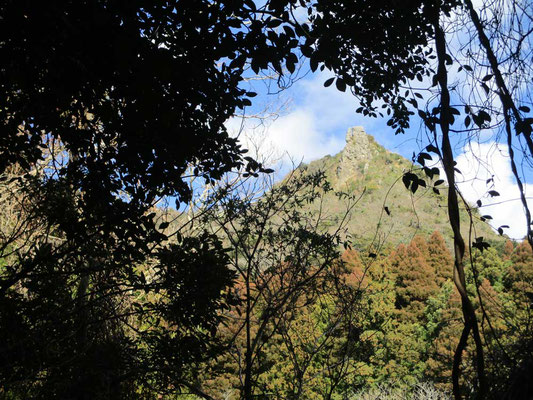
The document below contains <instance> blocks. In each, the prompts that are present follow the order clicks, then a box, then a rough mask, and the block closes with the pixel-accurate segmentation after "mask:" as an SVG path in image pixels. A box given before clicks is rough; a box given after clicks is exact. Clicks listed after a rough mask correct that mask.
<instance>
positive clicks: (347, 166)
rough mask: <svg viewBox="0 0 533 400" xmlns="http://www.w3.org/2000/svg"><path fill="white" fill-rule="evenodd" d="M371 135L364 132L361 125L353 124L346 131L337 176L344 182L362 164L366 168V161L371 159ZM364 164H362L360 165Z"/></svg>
mask: <svg viewBox="0 0 533 400" xmlns="http://www.w3.org/2000/svg"><path fill="white" fill-rule="evenodd" d="M371 142H373V140H372V141H371V136H370V135H368V134H367V133H366V132H365V128H363V127H362V126H354V127H351V128H349V129H348V131H347V132H346V146H345V147H344V149H343V150H342V152H341V158H340V161H339V166H338V167H337V172H336V173H337V178H338V179H339V181H340V182H344V181H346V180H347V179H349V178H350V177H353V176H354V175H355V173H356V171H357V170H358V169H359V168H360V167H361V166H362V167H363V170H366V169H367V168H368V162H369V161H370V160H371V159H372V148H371ZM361 164H364V165H361Z"/></svg>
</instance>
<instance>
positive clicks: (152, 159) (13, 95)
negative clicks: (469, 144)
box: [0, 0, 533, 400]
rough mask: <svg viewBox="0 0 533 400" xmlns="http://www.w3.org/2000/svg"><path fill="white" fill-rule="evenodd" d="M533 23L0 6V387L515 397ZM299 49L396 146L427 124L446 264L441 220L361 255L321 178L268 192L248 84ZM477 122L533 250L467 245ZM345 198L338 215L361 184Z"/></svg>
mask: <svg viewBox="0 0 533 400" xmlns="http://www.w3.org/2000/svg"><path fill="white" fill-rule="evenodd" d="M532 13H533V10H532V5H531V4H529V2H527V1H525V0H509V1H493V2H489V3H488V4H483V5H481V6H478V5H475V4H474V3H473V2H472V1H471V0H464V1H461V0H453V1H444V0H413V1H406V2H402V3H398V2H390V1H373V2H367V1H353V2H348V3H346V2H343V1H330V0H327V1H326V0H317V1H307V0H269V1H266V2H254V1H252V0H231V1H218V2H213V1H185V0H175V1H167V2H161V3H157V2H156V3H153V2H148V1H143V0H135V1H105V0H102V1H72V0H71V1H67V0H62V1H57V2H53V3H51V4H48V3H42V2H41V3H35V2H31V1H27V0H23V1H21V0H16V1H15V0H8V1H6V2H4V3H3V4H2V5H0V32H1V33H2V35H0V59H1V60H2V62H1V65H0V87H1V88H2V93H1V95H0V120H1V121H2V124H1V125H0V127H1V128H0V129H1V131H0V174H1V182H0V192H1V193H0V199H1V201H2V211H1V214H0V218H1V221H0V223H1V232H0V343H2V344H1V345H0V360H1V361H0V382H1V384H2V385H1V386H0V394H1V395H2V396H4V397H6V398H13V399H18V398H43V399H45V398H65V399H86V398H87V399H89V398H102V399H104V398H154V396H168V398H173V397H172V396H174V397H175V396H178V395H179V394H184V395H190V396H197V397H199V398H206V399H212V398H218V397H216V396H219V395H224V393H217V390H218V389H217V388H216V387H215V386H216V385H219V384H220V385H222V386H224V385H225V386H224V387H227V388H228V389H231V390H234V389H235V390H237V391H238V393H237V395H236V396H237V397H240V398H243V399H247V400H248V399H252V398H254V396H257V395H259V394H264V393H274V396H277V397H280V398H281V397H284V396H287V397H290V398H313V397H314V396H315V397H316V396H322V397H323V398H328V399H331V398H338V396H344V395H346V394H347V393H348V394H353V393H355V392H356V391H357V390H359V389H361V388H365V387H371V386H372V385H375V384H378V383H382V382H386V378H391V377H398V381H401V382H402V383H410V384H414V383H416V382H417V381H418V380H420V379H422V378H428V377H429V378H430V379H432V382H433V383H435V384H442V385H443V386H442V387H444V388H446V389H452V390H453V394H454V396H455V398H457V399H459V398H463V397H465V396H477V398H485V397H490V396H493V397H498V396H501V395H502V393H503V394H507V395H508V396H511V395H510V394H509V393H512V390H519V389H520V386H519V384H518V383H516V382H519V381H520V376H522V375H521V374H523V373H524V372H523V371H524V370H525V371H531V360H532V359H533V357H532V356H531V344H532V343H533V342H532V339H531V330H530V329H529V330H528V329H526V328H525V325H524V324H525V322H524V321H527V320H528V318H529V317H530V314H529V311H528V310H530V307H531V297H530V296H531V287H530V286H531V276H532V275H531V267H532V265H533V260H532V259H531V249H532V248H533V225H532V217H531V212H530V208H529V204H528V198H527V196H526V186H525V184H524V182H525V176H527V174H528V173H530V171H531V165H532V164H531V157H532V156H533V139H532V138H531V134H532V126H533V119H532V118H530V117H529V113H530V107H531V106H532V104H531V103H532V101H531V97H530V95H529V89H530V85H531V77H532V75H531V63H530V59H531V54H530V52H531V45H532V40H531V39H532V36H531V35H532V34H533V24H532V17H531V16H532V15H533V14H532ZM459 33H460V34H459ZM455 34H457V36H459V37H460V39H459V40H458V41H457V40H456V39H455V38H454V35H455ZM457 44H459V46H457ZM307 62H309V69H310V70H311V71H316V70H322V71H330V72H331V73H332V75H333V77H331V78H329V79H327V80H326V81H325V82H324V85H325V86H331V85H333V84H334V85H335V87H336V88H337V89H338V90H340V91H346V90H350V91H351V92H352V93H353V95H354V96H355V97H356V98H357V100H358V103H359V106H358V107H357V108H356V110H355V111H356V112H357V113H360V114H361V115H365V116H372V117H376V118H386V119H387V125H388V126H390V127H391V134H401V133H404V132H405V131H406V129H407V128H408V127H409V126H410V124H413V121H414V120H416V119H417V118H418V119H419V121H421V126H422V127H423V129H424V132H425V134H424V138H425V139H424V140H425V142H424V148H423V150H422V151H418V152H417V154H416V156H414V157H413V161H414V164H417V168H418V170H417V172H416V173H414V172H413V171H412V170H409V171H405V174H404V175H403V177H402V178H401V179H402V181H403V183H404V184H405V186H406V188H407V189H408V190H409V191H411V192H412V193H413V194H414V193H415V192H416V191H417V190H418V188H420V187H431V185H434V186H433V187H432V188H433V189H434V190H436V192H435V193H439V189H438V188H437V187H436V186H437V185H436V184H435V180H434V179H433V178H434V176H435V174H436V173H435V171H434V169H432V168H431V167H430V166H428V165H426V162H427V161H428V160H430V159H432V157H434V158H435V159H437V160H438V161H439V162H440V163H441V164H442V166H443V170H444V174H445V177H446V183H447V187H446V189H442V187H441V190H442V191H443V192H444V191H446V201H447V211H448V217H449V221H450V227H451V229H452V231H453V245H452V249H453V251H452V254H450V253H449V252H448V249H445V246H444V245H443V239H442V237H440V236H439V233H435V234H434V235H433V236H431V237H430V238H418V239H414V240H413V242H411V243H408V244H406V245H405V246H399V247H397V248H394V249H388V251H387V252H385V251H383V252H378V251H376V252H374V251H372V252H365V254H363V252H361V254H360V252H356V251H349V249H350V248H351V246H352V244H353V243H351V242H350V240H347V239H346V236H345V235H344V233H343V229H344V228H345V219H344V218H340V219H338V220H335V221H329V220H328V221H325V220H324V215H323V214H318V215H316V214H314V215H312V214H307V213H306V209H304V208H303V205H304V204H311V203H320V202H321V199H322V198H323V196H324V195H325V193H329V192H331V191H332V188H331V185H330V184H329V183H328V182H327V179H325V176H324V175H323V174H320V173H317V174H315V175H312V174H311V175H305V174H302V175H301V174H300V173H299V172H295V173H294V175H291V177H290V178H287V179H286V180H285V181H284V182H283V183H282V184H279V185H278V186H275V185H272V182H269V179H268V174H269V173H271V172H272V170H271V169H270V168H269V166H267V165H263V163H262V162H261V160H258V159H254V158H252V157H249V156H248V155H246V152H247V150H246V149H244V148H243V147H242V145H241V143H240V142H239V140H238V138H235V137H232V136H230V135H229V134H228V131H227V128H226V125H225V124H226V122H227V121H228V119H229V118H231V117H233V116H235V115H236V114H238V113H241V112H243V113H246V109H247V107H250V106H252V101H253V98H254V97H255V96H256V95H257V93H254V92H252V91H250V90H248V89H245V87H246V85H245V84H244V83H245V80H246V79H249V78H250V76H254V75H268V76H272V75H274V76H275V77H277V79H278V83H279V82H281V79H282V77H285V78H286V79H289V80H293V79H296V78H297V73H298V71H299V70H300V68H299V66H300V64H301V63H307ZM306 65H307V64H306ZM452 71H453V73H455V72H456V71H457V74H459V73H461V74H462V75H460V80H459V82H456V81H454V80H453V79H452V77H451V74H452ZM261 79H264V76H263V77H262V78H261ZM414 82H418V83H420V85H419V86H414V85H413V83H414ZM487 131H488V132H491V133H492V134H494V135H495V136H496V137H498V138H499V139H500V140H501V142H502V143H504V145H505V146H506V150H507V152H508V155H509V163H510V164H511V168H512V172H513V177H514V179H515V181H516V183H517V185H518V187H519V192H520V202H521V207H522V209H523V211H524V213H525V215H526V224H527V236H526V241H527V243H526V242H524V243H522V244H513V243H511V242H509V243H510V244H508V245H507V247H506V248H504V249H499V251H498V249H496V250H494V249H493V248H491V247H490V246H489V245H490V243H489V242H488V240H487V239H486V238H483V237H480V236H479V237H475V236H474V237H464V233H463V232H464V230H462V226H461V224H462V221H464V220H462V219H461V217H462V215H464V214H466V215H467V217H469V218H470V221H473V220H474V219H475V218H478V219H479V217H478V214H476V208H479V207H481V206H482V204H481V200H479V203H478V204H477V205H470V204H468V203H466V202H463V201H462V197H461V193H460V192H459V191H458V190H457V187H456V179H457V176H458V174H460V173H461V172H460V171H458V170H457V168H456V167H455V166H456V155H455V154H454V152H453V146H452V145H453V141H454V140H456V139H455V136H454V135H455V134H462V135H464V136H465V137H467V139H464V140H466V141H470V140H472V141H473V140H476V138H478V137H480V135H482V134H483V133H484V132H487ZM232 173H233V174H236V175H237V177H238V179H237V180H235V181H232V182H229V181H228V176H229V175H230V174H232ZM261 179H265V180H264V181H261ZM193 181H194V182H195V183H194V184H191V182H193ZM199 182H201V183H199ZM228 182H229V183H228ZM261 182H266V184H264V185H263V186H261V185H262V183H261ZM487 185H488V187H487V193H488V194H489V195H490V196H498V195H499V194H498V192H497V191H495V190H494V189H493V188H492V187H490V182H489V181H487ZM199 187H201V188H204V189H205V196H203V197H202V198H203V200H202V201H203V204H202V205H201V206H200V207H199V208H198V209H193V207H192V206H191V204H192V203H191V201H192V200H193V197H194V191H195V190H198V188H199ZM263 195H264V197H263ZM335 195H337V196H338V197H339V198H340V200H342V201H345V202H346V204H347V205H346V207H347V211H346V218H348V215H349V214H350V212H349V211H350V210H352V209H353V207H356V206H357V202H358V197H357V196H350V195H347V194H342V193H335ZM169 199H172V201H175V203H176V207H175V210H174V211H172V212H169V211H168V210H166V211H165V210H163V208H162V207H161V204H162V203H163V202H165V201H169ZM188 204H189V205H188ZM320 204H321V203H320ZM176 210H177V211H176ZM183 210H185V211H184V212H182V211H183ZM274 211H276V212H274ZM180 212H181V215H180V216H176V214H178V215H179V214H180ZM387 212H388V211H387ZM174 213H176V214H174ZM482 218H483V219H485V220H486V219H488V218H490V216H488V217H487V216H483V217H482ZM279 221H283V222H284V223H283V224H281V223H280V222H279ZM326 225H327V226H329V227H331V226H335V227H336V228H337V229H336V230H334V233H333V234H332V233H331V232H330V231H328V230H324V229H322V228H323V227H324V226H326ZM214 227H218V229H215V228H214ZM463 227H464V226H463ZM504 229H505V226H503V225H502V226H500V227H499V229H498V230H500V234H502V233H503V231H504ZM426 241H427V243H426ZM250 243H252V244H253V245H252V246H250ZM341 246H344V248H345V250H346V251H342V252H341V248H342V247H341ZM405 260H408V262H407V263H406V262H405ZM243 263H244V264H243ZM477 263H481V264H482V265H483V269H482V270H481V269H478V268H477V267H476V265H477ZM370 266H372V271H374V272H368V271H370V270H369V268H370ZM367 270H368V271H367ZM376 270H377V271H381V274H380V273H377V272H375V271H376ZM452 283H453V285H452ZM483 296H485V297H483ZM487 296H488V297H487ZM495 298H498V299H499V300H498V301H496V302H495V301H493V300H494V299H495ZM446 304H451V306H450V307H448V308H446ZM493 304H494V308H491V305H493ZM501 304H504V307H503V308H498V307H497V306H498V305H501ZM446 314H448V315H447V318H449V319H454V320H460V321H461V323H460V324H456V325H446V323H445V322H443V321H444V320H443V315H446ZM242 315H244V317H243V318H241V317H242ZM372 315H373V316H372ZM361 316H364V318H362V317H361ZM361 318H362V319H361ZM231 320H233V321H234V322H235V321H238V322H237V323H233V324H232V323H230V322H228V321H231ZM331 321H335V323H334V324H332V323H331ZM307 331H310V332H313V335H310V336H309V337H305V335H304V334H303V332H307ZM393 332H402V333H401V334H397V335H394V334H393ZM442 332H444V333H443V335H444V336H439V335H440V334H441V333H442ZM415 337H416V338H419V339H420V341H419V342H418V343H415V342H413V343H409V342H405V340H407V339H406V338H411V339H412V338H415ZM443 337H444V338H445V339H443ZM503 337H504V338H505V340H503V339H502V338H503ZM306 340H309V341H311V342H312V341H314V342H313V343H311V342H309V341H308V342H306ZM433 342H434V343H436V346H437V347H438V349H436V348H432V347H431V346H430V344H431V343H433ZM420 346H422V347H420ZM413 351H414V352H415V353H416V354H413ZM280 354H285V355H287V358H286V359H282V360H280V359H277V358H276V357H280ZM232 357H237V362H235V359H234V358H233V359H232ZM498 363H501V365H504V366H505V367H502V368H501V369H500V370H496V369H495V367H494V366H495V365H497V364H498ZM319 365H322V366H323V367H324V368H323V369H321V368H319ZM528 368H529V369H528ZM206 371H212V372H206ZM228 371H232V373H228ZM311 371H315V372H311ZM320 371H322V372H320ZM324 371H326V372H324ZM209 374H211V378H212V380H215V381H216V379H219V378H220V379H222V380H223V381H224V383H213V382H209V379H207V378H206V376H209ZM291 374H292V375H291ZM309 374H311V375H309ZM289 377H291V378H289ZM228 382H230V383H228ZM273 382H277V383H273ZM310 382H311V383H310ZM210 385H211V386H210ZM213 385H214V386H213ZM291 385H293V386H291ZM306 385H309V386H306ZM446 385H447V386H446Z"/></svg>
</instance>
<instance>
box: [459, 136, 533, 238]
mask: <svg viewBox="0 0 533 400" xmlns="http://www.w3.org/2000/svg"><path fill="white" fill-rule="evenodd" d="M457 168H458V169H459V170H460V171H461V173H462V174H458V175H457V178H458V187H459V189H460V191H461V193H462V194H463V196H464V197H465V199H466V200H467V201H469V202H470V203H472V204H475V203H476V201H477V200H481V202H482V207H481V208H480V210H479V211H480V213H481V214H482V215H490V216H491V217H492V218H493V219H492V221H491V225H492V226H493V227H494V228H498V227H499V226H502V225H509V229H504V232H505V233H506V234H507V235H508V236H509V237H511V238H513V239H522V238H523V237H524V236H525V234H526V217H525V214H524V210H523V207H522V203H521V201H520V192H519V189H518V185H517V184H516V182H515V181H514V177H513V174H512V171H511V166H510V164H509V155H508V153H507V152H506V150H505V149H504V147H503V146H501V145H498V144H497V143H495V142H489V143H482V144H479V143H472V144H470V145H468V146H465V147H464V148H463V153H462V154H461V155H459V156H458V157H457ZM488 180H490V181H489V182H488V183H487V181H488ZM490 190H495V191H496V192H498V193H499V196H494V197H492V196H491V195H490V194H489V191H490ZM525 190H526V194H527V193H528V191H529V192H530V193H531V192H532V191H533V185H532V184H531V183H529V184H526V185H525ZM528 205H529V207H530V209H533V200H531V199H530V200H529V201H528Z"/></svg>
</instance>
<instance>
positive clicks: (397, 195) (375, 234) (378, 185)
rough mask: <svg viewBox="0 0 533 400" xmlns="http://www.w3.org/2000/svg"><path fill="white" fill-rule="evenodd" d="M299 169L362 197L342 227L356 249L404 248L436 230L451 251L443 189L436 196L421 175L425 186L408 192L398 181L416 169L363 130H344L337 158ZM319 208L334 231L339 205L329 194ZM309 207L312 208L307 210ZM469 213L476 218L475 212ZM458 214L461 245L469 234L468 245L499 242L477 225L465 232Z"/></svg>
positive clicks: (465, 224) (466, 222) (466, 226)
mask: <svg viewBox="0 0 533 400" xmlns="http://www.w3.org/2000/svg"><path fill="white" fill-rule="evenodd" d="M299 169H300V171H302V172H303V173H312V172H316V171H319V170H321V171H324V173H325V175H326V177H327V179H328V180H329V182H330V183H331V186H332V188H333V189H334V190H335V191H341V192H345V193H348V194H354V195H360V196H361V199H360V201H359V203H358V204H357V205H356V206H355V208H354V210H353V212H352V215H351V219H350V221H349V222H348V224H347V231H348V233H349V234H350V235H351V236H352V237H353V239H354V243H356V244H358V245H359V246H366V245H368V244H369V243H372V242H374V245H376V243H380V244H383V243H385V244H387V243H388V244H390V245H394V246H395V245H398V244H400V243H408V242H409V241H411V240H412V238H414V236H416V235H417V234H421V235H424V236H426V235H430V234H431V233H433V232H434V231H439V232H441V233H442V234H443V236H444V237H445V240H446V242H447V244H448V245H449V247H451V245H452V241H453V235H452V231H451V228H450V226H449V220H448V215H447V206H446V202H447V197H446V193H445V192H446V190H440V194H436V193H435V192H434V191H433V189H432V185H431V183H432V182H434V181H436V180H438V179H439V177H438V176H436V177H434V179H432V180H428V179H427V177H423V176H422V175H421V174H420V177H421V178H424V179H426V181H427V183H428V186H427V187H425V188H424V187H419V189H418V190H417V191H416V193H412V192H411V191H409V190H407V189H406V188H405V186H404V184H403V182H402V177H403V175H404V174H405V173H406V172H414V173H417V174H418V172H417V170H418V169H419V168H418V167H416V166H415V165H413V163H412V162H410V161H408V160H407V159H405V158H404V157H402V156H401V155H399V154H396V153H393V152H391V151H389V150H387V149H385V148H384V147H383V146H381V145H380V144H379V143H377V141H376V140H375V139H374V137H373V136H372V135H370V134H368V133H366V131H365V129H364V128H363V127H362V126H355V127H351V128H349V129H348V130H347V133H346V146H345V147H344V148H343V149H342V150H341V151H340V152H339V153H337V154H335V155H333V156H331V155H328V156H325V157H323V158H321V159H319V160H315V161H312V162H310V163H308V164H304V165H302V166H301V167H300V168H299ZM445 187H446V186H445V185H441V186H439V188H442V189H444V188H445ZM322 206H323V207H324V209H327V210H329V212H330V217H331V221H332V228H333V227H334V226H335V225H334V224H335V222H336V221H338V219H339V218H340V213H341V204H340V202H339V200H338V199H336V198H335V196H334V195H333V194H330V193H328V194H326V195H325V201H324V202H323V205H322ZM314 207H316V206H314V205H311V206H310V210H311V211H312V210H313V208H314ZM463 209H464V206H463ZM473 211H474V213H473V215H474V217H476V216H477V212H476V210H473ZM461 214H462V220H461V223H462V228H461V229H462V233H463V237H464V238H465V240H467V238H468V237H469V236H470V233H471V241H474V240H475V238H476V237H480V236H482V237H483V238H484V240H488V241H489V242H493V243H502V242H503V241H504V238H503V237H500V236H498V235H497V234H496V233H495V232H494V231H493V229H492V228H491V227H490V226H489V225H488V224H487V223H483V222H482V221H480V220H478V221H476V223H475V224H474V229H473V231H472V232H469V227H470V222H469V220H468V217H467V213H466V212H462V213H461Z"/></svg>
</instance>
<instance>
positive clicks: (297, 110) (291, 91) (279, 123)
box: [228, 66, 533, 239]
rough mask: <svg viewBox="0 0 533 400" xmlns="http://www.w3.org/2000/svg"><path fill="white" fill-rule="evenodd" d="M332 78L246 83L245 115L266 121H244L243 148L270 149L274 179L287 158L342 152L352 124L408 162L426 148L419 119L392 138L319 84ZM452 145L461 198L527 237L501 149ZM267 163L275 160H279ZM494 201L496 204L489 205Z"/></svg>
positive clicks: (235, 125)
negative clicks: (285, 84)
mask: <svg viewBox="0 0 533 400" xmlns="http://www.w3.org/2000/svg"><path fill="white" fill-rule="evenodd" d="M305 68H306V67H305V66H304V67H303V68H302V70H304V69H305ZM331 76H333V75H332V74H331V73H330V72H327V71H325V72H321V73H315V74H311V73H308V74H306V75H305V74H304V76H303V78H301V79H300V80H298V81H296V82H295V83H294V84H293V85H292V86H291V87H289V88H288V89H285V90H283V91H281V92H280V93H278V94H267V92H268V90H267V89H266V85H272V82H268V81H261V80H253V81H250V82H248V84H249V85H250V86H251V89H252V90H253V91H256V92H258V94H259V95H258V96H257V97H255V98H254V99H253V100H254V105H253V107H251V108H248V109H247V110H246V115H247V116H249V117H252V116H253V115H267V117H266V118H265V119H264V120H261V119H257V118H249V119H246V120H245V122H244V125H245V129H244V133H243V134H242V136H241V139H242V141H243V143H245V144H246V147H253V144H252V143H257V142H262V144H261V145H260V148H261V151H264V150H265V149H267V151H266V152H267V153H268V154H272V148H274V149H275V150H274V153H275V154H276V155H277V156H281V157H282V159H283V163H282V164H280V163H278V162H274V164H275V167H277V168H278V169H281V173H280V174H279V175H278V176H282V175H284V173H286V172H287V171H288V168H289V166H290V162H288V158H289V156H290V157H291V158H292V160H293V161H294V162H295V163H296V164H298V163H299V162H300V161H304V162H309V161H312V160H315V159H319V158H321V157H324V156H325V155H327V154H331V155H333V154H336V153H338V152H339V151H341V150H342V149H343V147H344V144H345V135H346V131H347V129H348V128H349V127H351V126H357V125H360V126H363V127H364V128H365V130H366V132H367V133H369V134H371V135H373V136H374V138H375V139H376V140H377V142H378V143H380V144H381V145H382V146H384V147H385V148H387V149H388V150H390V151H393V152H396V153H399V154H401V155H403V156H404V157H406V158H407V159H410V158H411V156H412V154H413V151H415V152H418V151H420V150H421V149H422V148H423V147H425V145H427V141H424V140H422V139H423V135H424V133H423V130H422V129H421V127H420V120H419V119H418V118H414V119H413V120H412V124H411V125H412V126H411V128H410V130H408V131H407V132H406V133H405V134H400V135H395V133H394V130H393V129H391V128H390V127H388V126H387V125H386V122H387V118H378V119H376V118H369V117H364V116H362V115H359V114H356V113H355V110H356V109H357V107H358V103H357V100H356V99H355V98H354V97H353V96H352V95H351V93H350V92H349V91H347V92H345V93H343V92H340V91H338V90H337V89H336V88H335V85H332V86H330V87H328V88H325V87H324V85H323V83H324V81H325V80H326V79H328V78H329V77H331ZM273 86H274V87H275V86H276V85H275V84H274V85H273ZM265 110H267V112H266V113H265ZM242 122H243V121H242V120H239V119H234V120H232V121H229V122H228V127H229V129H230V131H232V132H233V133H234V134H235V133H236V132H238V131H239V127H240V125H241V123H242ZM258 138H259V139H258ZM454 142H455V153H456V154H455V155H456V158H457V162H458V168H459V169H460V170H461V172H462V176H459V179H460V180H461V179H462V181H461V183H459V188H460V190H461V191H462V193H463V195H464V197H465V198H466V199H467V200H468V201H469V202H470V203H472V204H474V203H475V202H476V201H477V200H478V199H481V200H482V201H483V204H484V207H483V209H482V210H481V212H482V214H491V215H492V217H493V220H492V225H493V227H494V228H497V227H498V226H501V225H509V226H510V228H509V229H506V233H507V234H508V235H509V236H510V237H512V238H516V239H520V238H522V237H523V236H524V235H525V217H524V214H523V211H522V207H521V205H520V202H519V201H517V200H516V199H518V197H519V193H518V189H517V186H516V184H515V183H514V180H513V177H512V174H511V169H510V167H509V164H508V162H507V158H506V152H505V150H504V148H503V147H502V146H498V145H497V143H496V142H495V141H494V139H493V138H492V137H491V135H490V134H489V135H485V136H484V137H482V138H481V142H482V143H481V144H473V145H471V146H465V143H464V142H462V141H461V137H460V136H459V135H458V136H457V137H456V140H455V141H454ZM252 153H253V151H252ZM267 158H268V157H267ZM271 159H276V160H278V158H277V157H273V158H271ZM492 175H495V178H494V187H492V188H488V187H487V185H486V180H487V179H488V178H491V177H492ZM528 186H529V193H531V194H532V195H533V181H530V182H529V185H528ZM489 189H495V190H497V191H498V192H499V193H500V195H501V196H500V197H495V198H491V197H490V196H487V191H488V190H489ZM493 203H494V204H495V203H498V204H495V205H493V206H490V207H489V206H488V205H489V204H493ZM531 208H533V201H531Z"/></svg>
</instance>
